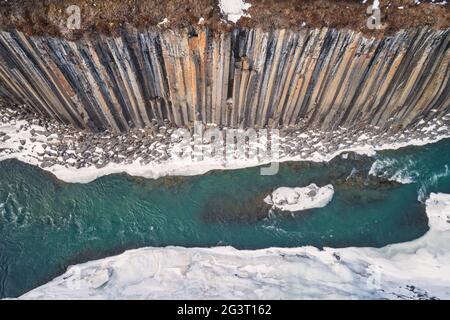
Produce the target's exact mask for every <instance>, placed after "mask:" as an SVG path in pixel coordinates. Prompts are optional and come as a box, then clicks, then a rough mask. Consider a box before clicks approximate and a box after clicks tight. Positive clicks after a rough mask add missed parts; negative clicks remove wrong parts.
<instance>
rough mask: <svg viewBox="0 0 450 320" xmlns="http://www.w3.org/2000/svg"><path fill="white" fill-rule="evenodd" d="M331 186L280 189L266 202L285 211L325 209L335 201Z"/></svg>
mask: <svg viewBox="0 0 450 320" xmlns="http://www.w3.org/2000/svg"><path fill="white" fill-rule="evenodd" d="M333 194H334V188H333V186H332V185H331V184H329V185H326V186H324V187H321V188H319V187H318V186H317V185H315V184H314V183H312V184H310V185H309V186H306V187H303V188H288V187H280V188H278V189H276V190H275V191H274V192H272V194H271V195H269V196H267V197H266V198H265V199H264V201H265V202H266V203H268V204H271V205H273V206H274V207H275V208H277V209H280V210H283V211H291V212H296V211H302V210H307V209H313V208H323V207H325V206H326V205H327V204H328V203H330V201H331V200H332V199H333Z"/></svg>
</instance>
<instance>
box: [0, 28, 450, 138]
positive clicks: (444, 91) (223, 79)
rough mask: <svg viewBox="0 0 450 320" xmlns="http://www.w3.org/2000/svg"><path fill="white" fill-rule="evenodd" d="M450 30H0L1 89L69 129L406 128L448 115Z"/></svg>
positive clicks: (12, 99) (3, 94)
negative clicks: (167, 125) (372, 33)
mask: <svg viewBox="0 0 450 320" xmlns="http://www.w3.org/2000/svg"><path fill="white" fill-rule="evenodd" d="M449 40H450V29H447V30H441V31H439V30H435V29H431V28H417V29H411V30H408V31H399V32H397V33H396V34H394V35H392V36H385V37H378V38H377V37H373V38H370V37H366V36H364V35H362V34H361V33H359V32H356V31H351V30H335V29H328V28H322V29H303V30H300V31H290V30H285V29H279V30H272V31H264V30H262V29H245V28H237V29H235V30H233V31H232V32H212V31H210V30H209V29H208V28H200V27H199V28H190V29H180V30H178V31H173V30H162V29H158V28H152V29H149V30H148V31H146V32H143V31H137V30H136V29H133V28H125V29H124V30H123V31H122V32H121V35H120V36H115V37H113V36H105V35H99V36H97V37H85V38H82V39H80V40H76V41H69V40H66V39H64V38H60V37H50V36H31V37H29V36H26V35H24V34H23V33H21V32H19V31H11V32H6V31H2V32H0V96H1V97H3V99H4V100H6V101H8V102H9V103H14V104H26V105H27V106H29V107H30V108H32V109H33V110H34V111H35V112H38V113H42V114H45V115H48V116H51V117H53V118H56V119H58V120H60V121H62V122H64V123H70V124H73V125H74V126H76V127H81V128H92V129H100V130H103V129H113V130H117V131H126V130H127V129H129V128H130V127H144V126H147V125H152V123H156V122H158V123H162V122H163V121H164V120H165V119H167V120H168V121H170V122H171V123H173V124H174V125H176V126H190V125H192V123H193V122H194V121H195V120H199V121H203V122H204V123H215V124H218V125H221V126H229V127H264V126H269V127H285V126H297V127H310V128H319V129H322V130H332V129H335V128H337V127H338V126H344V127H355V126H358V127H363V126H365V125H368V124H370V125H375V126H379V127H381V128H387V127H395V126H398V127H400V126H409V125H412V124H414V123H416V122H417V121H419V120H420V119H426V118H427V117H434V116H439V115H444V114H446V113H448V112H450V83H449V78H450V77H449V75H450V71H449V62H450V49H449Z"/></svg>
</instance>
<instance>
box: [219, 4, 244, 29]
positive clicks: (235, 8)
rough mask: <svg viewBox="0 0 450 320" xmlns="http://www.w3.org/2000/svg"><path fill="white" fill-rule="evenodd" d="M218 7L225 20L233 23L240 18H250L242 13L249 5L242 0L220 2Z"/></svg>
mask: <svg viewBox="0 0 450 320" xmlns="http://www.w3.org/2000/svg"><path fill="white" fill-rule="evenodd" d="M219 7H220V11H221V12H222V13H223V14H224V15H226V16H227V20H229V21H231V22H234V23H236V22H237V21H238V20H239V19H240V18H241V17H250V15H249V14H246V13H244V10H248V8H250V7H251V4H249V3H245V1H243V0H220V1H219Z"/></svg>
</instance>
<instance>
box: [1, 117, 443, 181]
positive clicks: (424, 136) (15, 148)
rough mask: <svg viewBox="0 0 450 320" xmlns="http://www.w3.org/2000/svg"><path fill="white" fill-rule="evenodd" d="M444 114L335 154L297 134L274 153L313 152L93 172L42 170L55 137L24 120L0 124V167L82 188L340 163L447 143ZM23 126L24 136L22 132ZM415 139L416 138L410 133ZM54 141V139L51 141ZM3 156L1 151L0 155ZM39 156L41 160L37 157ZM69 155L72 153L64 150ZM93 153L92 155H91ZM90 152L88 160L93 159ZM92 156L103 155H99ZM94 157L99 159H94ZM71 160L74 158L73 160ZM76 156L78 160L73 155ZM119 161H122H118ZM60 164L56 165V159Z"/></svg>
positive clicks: (313, 135)
mask: <svg viewBox="0 0 450 320" xmlns="http://www.w3.org/2000/svg"><path fill="white" fill-rule="evenodd" d="M449 117H450V114H448V115H446V116H445V117H444V118H445V120H442V119H435V120H433V121H431V122H430V123H424V124H422V125H423V126H424V127H423V128H422V129H420V130H419V131H418V132H419V133H420V134H421V136H420V138H408V134H409V133H408V132H404V133H399V134H398V135H397V136H392V137H389V136H381V135H378V134H374V135H369V134H368V133H360V135H357V136H355V138H354V139H353V140H354V141H349V140H346V139H344V140H345V141H342V142H345V144H343V143H342V142H337V143H336V144H335V150H336V151H332V152H330V151H329V150H328V149H327V148H328V147H327V146H325V145H324V144H323V143H322V142H321V141H320V134H321V133H318V132H314V131H311V130H310V131H305V132H301V133H299V134H298V135H297V136H294V137H289V138H287V137H280V138H279V144H280V148H279V149H287V150H289V149H291V150H294V151H296V149H299V148H301V147H299V146H301V145H302V142H304V141H308V142H311V141H317V142H314V145H312V146H310V147H309V148H314V150H315V151H311V150H310V149H309V150H308V147H305V148H303V149H301V150H300V152H297V153H296V154H295V155H293V156H291V155H288V154H287V153H283V154H281V155H280V156H279V157H276V158H275V159H273V158H270V157H262V158H256V157H253V158H236V159H227V160H226V161H224V159H223V158H221V157H219V158H214V157H212V158H208V157H205V158H204V159H203V160H201V161H198V160H195V159H193V158H192V159H178V158H170V159H168V160H163V161H151V162H150V163H147V164H143V163H142V162H141V159H139V158H138V159H136V160H133V161H132V162H131V163H128V162H123V163H113V162H110V163H108V164H107V165H106V166H104V167H101V168H97V167H96V166H87V167H81V168H78V169H77V168H76V167H74V166H73V163H71V161H75V160H74V158H69V159H68V160H64V162H65V164H64V165H61V164H55V165H52V166H49V167H42V164H43V162H45V157H46V156H47V155H48V154H49V153H50V154H53V153H56V152H57V151H56V148H57V147H58V145H57V144H56V143H54V142H53V141H56V140H58V139H61V137H59V138H58V137H55V135H54V134H50V135H49V133H51V132H45V131H43V130H44V128H42V127H39V126H36V125H30V124H29V123H27V122H26V121H25V120H20V121H12V122H2V121H1V119H0V133H4V134H7V135H8V136H9V139H8V140H6V141H2V137H0V161H3V160H6V159H18V160H20V161H22V162H25V163H29V164H32V165H41V167H42V168H43V169H44V170H46V171H49V172H51V173H53V174H54V175H55V176H56V177H57V178H58V179H60V180H62V181H65V182H69V183H88V182H91V181H93V180H95V179H97V178H98V177H101V176H105V175H109V174H114V173H122V172H123V173H127V174H129V175H132V176H140V177H144V178H150V179H156V178H159V177H162V176H170V175H178V176H191V175H199V174H204V173H206V172H208V171H211V170H231V169H241V168H247V167H254V166H261V165H268V164H270V163H271V162H285V161H314V162H327V161H330V160H332V159H333V158H335V157H336V156H339V155H342V156H343V157H344V158H345V157H346V156H347V153H348V152H355V153H359V154H367V155H374V154H375V153H376V151H379V150H386V149H391V150H393V149H399V148H402V147H406V146H410V145H416V146H422V145H426V144H429V143H434V142H437V141H439V140H441V139H444V138H449V137H450V127H449V126H448V125H447V124H446V122H444V121H448V118H449ZM25 125H27V126H29V127H28V128H27V130H24V129H23V127H24V126H25ZM33 129H34V136H32V135H31V131H32V130H33ZM339 130H341V131H336V132H335V135H336V136H340V135H342V134H343V133H345V130H346V129H344V128H342V129H339ZM415 134H416V135H417V132H416V133H415ZM56 136H57V135H56ZM63 138H64V139H65V140H66V141H69V140H73V139H74V137H73V136H67V137H63ZM154 145H155V146H156V147H155V150H160V151H161V153H163V152H168V153H170V152H171V150H170V147H167V146H166V145H164V144H161V143H158V142H157V141H155V143H154ZM2 150H3V151H2ZM43 151H45V152H46V154H43ZM69 152H72V153H75V150H67V151H66V154H68V153H69ZM96 152H97V151H96ZM96 152H94V156H95V154H96ZM98 152H104V151H103V150H99V151H98ZM98 155H99V156H100V153H99V154H98ZM74 156H75V155H74ZM76 156H81V155H76ZM123 158H124V159H125V156H123ZM61 160H62V159H61Z"/></svg>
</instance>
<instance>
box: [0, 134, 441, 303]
mask: <svg viewBox="0 0 450 320" xmlns="http://www.w3.org/2000/svg"><path fill="white" fill-rule="evenodd" d="M449 166H450V140H449V139H447V140H442V141H440V142H438V143H435V144H430V145H427V146H422V147H407V148H403V149H400V150H395V151H382V152H378V153H377V155H375V156H373V157H368V156H361V155H356V154H353V153H351V154H349V155H348V157H347V158H346V159H344V158H343V157H341V156H339V157H337V158H335V159H334V160H332V161H330V162H329V163H310V162H295V163H293V162H290V163H283V164H281V166H280V171H279V173H278V174H276V175H273V176H261V175H260V174H259V172H260V171H259V168H248V169H241V170H230V171H213V172H210V173H208V174H205V175H199V176H193V177H166V178H160V179H157V180H148V179H143V178H136V177H130V176H127V175H124V174H121V175H117V174H116V175H110V176H105V177H102V178H99V179H97V180H95V181H93V182H91V183H88V184H75V183H74V184H68V183H64V182H61V181H58V180H57V179H56V178H55V177H54V176H53V175H51V174H49V173H47V172H45V171H43V170H41V169H39V168H37V167H34V166H31V165H27V164H24V163H21V162H19V161H16V160H7V161H3V162H0V298H4V297H17V296H19V295H21V294H23V293H25V292H26V291H29V290H31V289H32V288H35V287H36V286H39V285H42V284H44V283H46V282H47V281H49V280H51V279H52V278H54V277H55V276H57V275H59V274H61V273H63V272H64V271H65V269H66V268H67V266H69V265H71V264H76V263H81V262H85V261H88V260H93V259H98V258H103V257H106V256H110V255H114V254H118V253H121V252H123V251H124V250H127V249H131V248H138V247H144V246H184V247H210V246H234V247H236V248H240V249H257V248H267V247H273V246H276V247H297V246H304V245H313V246H316V247H319V248H321V247H325V246H331V247H347V246H373V247H381V246H384V245H386V244H390V243H396V242H404V241H409V240H412V239H415V238H418V237H420V236H421V235H423V234H424V233H425V232H426V231H427V230H428V227H427V217H426V214H425V206H424V204H423V200H424V199H426V197H427V196H428V194H429V193H430V192H436V191H439V192H445V193H450V175H449V174H448V168H449ZM371 168H372V172H375V171H376V172H377V175H376V176H374V175H372V174H369V172H370V169H371ZM393 178H396V179H395V180H398V181H401V182H403V183H399V182H395V181H392V180H393ZM405 182H408V183H405ZM310 183H316V184H317V185H319V186H323V185H325V184H329V183H331V184H333V186H334V187H335V194H334V198H333V200H332V201H331V202H330V203H329V204H328V205H327V206H326V207H324V208H321V209H313V210H308V211H302V212H298V213H289V214H287V213H283V212H272V211H270V208H269V207H267V205H265V203H264V202H263V199H264V197H265V196H266V195H267V194H269V193H270V192H271V191H272V190H274V189H275V188H277V187H280V186H286V187H301V186H305V185H308V184H310Z"/></svg>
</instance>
